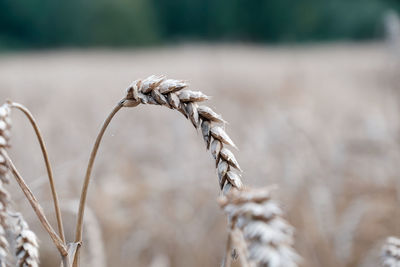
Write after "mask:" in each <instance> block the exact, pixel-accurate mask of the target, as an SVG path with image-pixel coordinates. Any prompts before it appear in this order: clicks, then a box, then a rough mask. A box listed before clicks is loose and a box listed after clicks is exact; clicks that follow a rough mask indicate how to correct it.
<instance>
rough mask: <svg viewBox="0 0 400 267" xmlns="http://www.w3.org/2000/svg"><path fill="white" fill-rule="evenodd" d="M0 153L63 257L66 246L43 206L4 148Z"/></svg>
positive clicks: (66, 253)
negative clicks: (48, 218)
mask: <svg viewBox="0 0 400 267" xmlns="http://www.w3.org/2000/svg"><path fill="white" fill-rule="evenodd" d="M0 151H1V153H2V155H3V156H4V157H5V159H6V161H7V164H8V166H9V167H10V170H11V172H12V173H13V175H14V177H15V180H16V181H17V183H18V185H19V186H20V187H21V189H22V191H23V192H24V194H25V196H26V198H27V199H28V200H29V203H30V204H31V206H32V208H33V210H34V211H35V213H36V215H37V217H38V218H39V221H40V223H41V224H42V225H43V227H44V229H45V230H46V231H47V233H48V234H49V235H50V238H51V239H52V240H53V243H54V245H55V246H56V247H57V249H58V251H59V252H60V254H61V256H63V257H65V256H67V255H68V252H67V248H66V246H65V244H64V242H63V241H62V240H61V238H60V237H59V236H58V235H57V233H56V232H55V231H54V229H53V227H52V226H51V225H50V223H49V221H48V220H47V218H46V215H44V212H43V208H42V207H41V206H40V204H39V202H38V201H37V199H36V197H35V196H34V195H33V193H32V191H31V190H30V188H29V187H28V185H27V184H26V183H25V181H24V179H23V178H22V177H21V175H20V174H19V173H18V171H17V169H16V167H15V165H14V164H13V162H12V160H11V159H10V157H9V156H8V154H7V151H6V150H5V149H4V148H1V149H0Z"/></svg>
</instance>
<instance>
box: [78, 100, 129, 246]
mask: <svg viewBox="0 0 400 267" xmlns="http://www.w3.org/2000/svg"><path fill="white" fill-rule="evenodd" d="M124 101H125V98H124V99H122V100H121V101H120V102H119V103H118V104H117V105H116V106H115V107H114V109H113V110H112V111H111V113H110V114H109V115H108V117H107V119H106V120H105V121H104V123H103V126H102V127H101V130H100V132H99V134H98V135H97V138H96V142H95V143H94V146H93V149H92V152H91V154H90V158H89V163H88V166H87V169H86V175H85V180H84V182H83V186H82V192H81V198H80V201H79V212H78V219H77V223H76V232H75V242H81V241H82V228H83V216H84V213H85V202H86V196H87V191H88V187H89V182H90V175H91V173H92V169H93V164H94V160H95V159H96V155H97V151H98V149H99V146H100V143H101V139H102V138H103V135H104V132H105V131H106V129H107V127H108V125H109V124H110V122H111V120H112V118H113V117H114V115H115V114H116V113H117V112H118V111H119V110H120V109H121V108H122V107H123V104H124Z"/></svg>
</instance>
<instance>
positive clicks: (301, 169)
mask: <svg viewBox="0 0 400 267" xmlns="http://www.w3.org/2000/svg"><path fill="white" fill-rule="evenodd" d="M398 63H399V62H398V58H396V55H395V54H393V51H392V50H390V49H388V47H386V45H384V44H365V45H353V44H337V45H329V46H328V45H320V46H305V47H293V48H291V47H263V46H254V47H253V46H223V45H221V46H194V45H189V46H178V47H171V48H163V49H159V50H151V49H149V50H135V51H130V50H125V51H111V50H105V51H102V50H95V51H93V50H88V51H84V50H80V51H51V52H36V53H24V54H2V55H0V100H1V101H5V100H6V99H12V100H13V101H17V102H20V103H24V104H25V105H27V106H28V107H29V108H30V109H31V111H32V112H33V113H34V114H35V116H36V118H37V121H38V122H39V125H40V127H41V129H42V132H43V134H44V137H45V139H46V140H47V145H48V148H49V153H50V156H51V160H52V162H53V164H54V171H55V175H56V178H57V188H58V189H59V194H60V197H61V199H62V200H63V201H62V202H64V204H65V205H64V206H66V207H65V209H64V211H65V212H64V217H65V220H66V224H67V225H66V226H67V229H69V240H72V239H73V227H74V224H75V217H74V214H72V213H71V211H70V208H71V205H72V206H73V205H74V204H75V202H74V200H77V198H78V196H79V193H80V187H81V184H82V179H83V175H84V170H85V165H86V163H87V160H88V157H89V152H90V149H91V147H92V145H93V142H94V138H95V136H96V134H97V131H98V130H99V127H100V124H101V123H102V121H103V120H104V118H105V116H106V115H107V114H108V112H109V111H110V109H111V108H112V107H113V105H114V104H115V103H116V102H117V101H118V100H119V99H120V98H122V96H123V94H124V88H126V87H127V86H128V85H129V84H130V82H131V81H133V80H134V79H137V78H144V77H146V76H148V75H150V74H166V75H167V76H168V77H171V78H176V79H185V80H188V81H189V82H190V84H191V88H193V89H198V90H201V91H203V92H204V93H207V94H208V95H211V96H213V97H212V99H211V100H210V101H209V102H210V106H211V107H213V108H215V110H216V111H217V112H219V113H221V114H222V115H223V116H224V118H225V119H226V120H227V121H228V122H229V125H228V126H227V131H228V133H230V135H231V137H232V139H233V140H234V141H235V143H236V144H237V145H238V146H239V148H240V151H239V153H237V159H238V161H239V162H240V163H241V166H242V168H243V169H244V170H245V173H244V179H243V180H244V182H245V183H247V184H251V185H260V186H262V185H267V184H271V183H276V184H278V185H279V186H280V190H279V191H278V192H277V196H278V197H279V198H280V199H281V202H282V204H283V207H284V210H285V211H286V212H287V216H286V217H287V218H288V220H289V221H290V222H291V223H292V224H293V225H294V226H295V227H296V228H297V231H296V248H297V250H298V251H299V252H300V254H301V255H302V256H303V257H304V263H303V265H304V266H311V267H313V266H324V267H330V266H377V260H378V258H377V257H378V256H379V249H380V244H381V242H382V240H383V239H384V238H385V237H386V236H388V235H400V227H399V223H398V222H399V219H400V210H399V208H398V205H399V199H400V191H399V190H400V180H399V175H400V164H399V162H400V143H399V142H400V124H399V122H400V118H399V104H400V83H399V81H400V79H399V77H400V71H398V66H399V65H398ZM13 119H14V128H13V149H12V150H11V155H12V156H13V158H14V160H15V163H16V165H17V167H19V169H20V171H21V173H22V174H23V175H24V176H25V178H26V179H27V180H28V181H29V184H30V185H32V188H33V190H34V192H35V193H36V194H37V195H38V197H39V199H40V201H41V203H43V206H44V207H45V208H46V210H47V211H48V214H49V216H53V215H52V213H51V210H52V206H51V202H50V194H49V190H48V186H47V184H46V177H45V169H44V164H43V163H42V160H41V157H40V150H39V146H38V144H37V142H36V140H35V139H34V136H33V133H32V132H31V130H30V128H29V125H28V123H27V121H26V120H25V119H24V118H23V116H22V115H21V114H20V113H17V112H15V113H14V115H13ZM11 187H12V190H11V192H12V194H13V199H14V200H15V201H16V203H15V205H18V206H19V207H20V209H21V210H23V212H24V213H25V214H26V217H27V220H28V221H29V222H30V223H31V226H32V228H34V229H36V232H37V233H38V234H39V236H40V239H41V257H42V258H41V261H42V263H43V266H56V264H58V263H57V260H58V259H57V256H56V255H57V252H55V250H54V249H53V248H52V244H51V241H50V239H49V238H48V237H47V236H46V233H45V232H44V231H43V230H42V229H41V228H40V225H39V223H38V220H37V219H36V217H35V216H34V214H33V212H32V211H31V210H30V208H29V206H28V203H27V201H26V200H25V199H24V198H23V196H22V193H21V192H20V190H19V189H18V188H17V187H16V186H15V185H12V186H11ZM218 193H219V192H218V186H217V178H216V175H215V173H214V169H213V161H212V160H211V159H210V156H209V154H208V153H206V152H205V149H204V145H203V143H202V140H201V136H200V135H197V134H196V133H195V131H194V130H193V129H192V126H191V125H190V122H188V121H186V120H185V119H184V118H183V116H182V115H181V114H178V113H176V112H173V111H170V110H168V109H165V108H161V107H154V106H140V107H138V108H135V109H130V110H128V109H126V110H123V111H122V112H120V113H119V114H118V115H117V117H116V119H115V120H114V121H113V123H112V125H111V127H110V128H109V131H108V133H107V134H106V136H105V138H104V141H103V144H102V146H101V149H100V154H99V157H98V159H97V162H96V164H95V171H94V179H93V183H92V184H91V189H90V191H89V207H90V208H91V209H92V210H93V215H94V216H92V218H91V222H89V223H88V225H87V228H88V233H89V232H90V234H89V235H90V236H88V237H87V238H86V240H87V244H86V245H87V246H89V247H95V248H98V250H99V249H100V250H101V249H102V247H101V244H103V246H104V253H105V254H104V255H105V256H104V255H97V256H95V255H94V254H93V253H94V252H92V250H90V249H87V250H86V257H84V258H86V259H88V258H89V259H93V258H97V259H99V258H101V257H103V256H104V257H105V258H106V259H107V263H108V266H151V267H168V266H177V267H179V266H193V267H196V266H219V263H220V260H221V259H222V255H223V251H224V245H225V239H226V229H225V217H224V215H223V213H222V212H221V211H220V210H219V207H218V205H217V203H216V199H217V197H218ZM67 206H68V207H67ZM95 218H97V220H98V221H97V222H96V220H95ZM53 221H54V220H53ZM96 223H98V224H99V228H100V229H101V231H102V234H101V236H100V235H99V233H98V231H97V228H96ZM101 240H102V241H101ZM99 246H100V247H99ZM84 260H85V259H84ZM85 261H87V264H86V266H101V265H100V263H96V264H94V263H93V262H89V261H88V260H85Z"/></svg>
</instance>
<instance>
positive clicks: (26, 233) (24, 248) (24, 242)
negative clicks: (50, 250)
mask: <svg viewBox="0 0 400 267" xmlns="http://www.w3.org/2000/svg"><path fill="white" fill-rule="evenodd" d="M10 217H13V218H14V219H15V220H16V222H15V224H14V235H15V256H16V259H17V266H18V267H37V266H39V245H38V241H37V237H36V235H35V233H34V232H32V231H31V230H30V229H29V226H28V223H27V222H26V221H25V220H24V218H23V217H22V215H21V214H20V213H14V214H12V213H10Z"/></svg>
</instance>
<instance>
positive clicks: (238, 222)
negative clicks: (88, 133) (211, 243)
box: [0, 76, 299, 267]
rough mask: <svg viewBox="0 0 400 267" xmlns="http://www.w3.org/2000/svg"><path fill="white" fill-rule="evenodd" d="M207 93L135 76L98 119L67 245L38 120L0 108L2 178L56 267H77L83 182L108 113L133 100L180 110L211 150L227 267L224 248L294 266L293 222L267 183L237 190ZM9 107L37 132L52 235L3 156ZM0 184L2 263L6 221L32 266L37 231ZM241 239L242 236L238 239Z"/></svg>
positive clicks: (253, 259)
mask: <svg viewBox="0 0 400 267" xmlns="http://www.w3.org/2000/svg"><path fill="white" fill-rule="evenodd" d="M207 99H208V96H206V95H205V94H203V93H202V92H199V91H191V90H188V89H187V83H186V82H184V81H179V80H173V79H166V78H165V77H163V76H150V77H148V78H146V79H144V80H137V81H134V82H133V83H132V84H131V85H130V86H129V87H128V89H127V90H126V95H125V96H124V97H123V99H121V100H120V101H119V102H118V103H117V105H116V106H115V107H114V108H113V110H112V111H111V113H110V114H109V116H108V117H107V118H106V120H105V122H104V123H103V126H102V128H101V130H100V132H99V134H98V136H97V138H96V141H95V144H94V146H93V149H92V152H91V155H90V158H89V163H88V166H87V170H86V175H85V178H84V182H83V186H82V192H81V199H80V202H79V209H78V215H77V223H76V232H75V240H74V242H71V243H67V242H66V240H65V237H64V228H63V223H62V217H61V211H60V205H59V201H58V196H57V191H56V189H55V183H54V178H53V174H52V169H51V166H50V162H49V157H48V155H47V150H46V147H45V144H44V141H43V138H42V136H41V133H40V130H39V128H38V126H37V123H36V122H35V119H34V117H33V116H32V114H31V113H30V112H29V110H28V109H27V108H26V107H24V106H23V105H21V104H18V103H13V102H10V101H9V102H7V103H6V104H4V105H3V106H2V107H1V108H0V134H1V136H0V164H1V165H0V167H1V169H0V171H1V174H2V179H1V181H2V182H6V181H8V180H7V179H6V178H7V175H8V173H9V172H11V173H12V174H13V176H14V177H15V179H16V181H17V183H18V185H19V186H20V187H21V189H22V191H23V193H24V194H25V196H26V198H27V199H28V201H29V202H30V204H31V206H32V208H33V210H34V212H35V213H36V215H37V217H38V218H39V220H40V222H41V224H42V226H43V227H44V229H45V230H46V231H47V233H48V234H49V236H50V238H51V239H52V241H53V243H54V245H55V246H56V248H57V249H58V251H59V253H60V256H61V259H62V265H63V266H64V267H70V266H74V267H76V266H79V251H80V247H81V245H82V236H83V223H84V213H85V203H86V197H87V192H88V187H89V183H90V179H91V173H92V169H93V165H94V161H95V158H96V155H97V151H98V148H99V146H100V143H101V140H102V137H103V135H104V133H105V131H106V129H107V127H108V125H109V124H110V122H111V120H112V119H113V117H114V116H115V114H116V113H117V112H118V111H119V110H121V109H122V108H124V107H129V108H130V107H136V106H138V105H139V104H152V105H160V106H165V107H168V108H170V109H174V110H177V111H179V112H180V113H182V114H183V115H184V116H185V117H186V118H187V119H189V120H190V121H191V123H192V124H193V126H194V127H195V128H196V129H200V132H201V134H202V137H203V140H204V142H205V145H206V148H207V150H210V152H211V154H212V156H213V158H214V160H215V166H216V169H217V174H218V183H219V187H220V189H221V191H222V193H223V195H225V197H224V198H222V200H221V205H222V206H223V207H224V210H225V211H226V213H227V214H228V218H229V229H230V233H229V238H228V242H227V253H226V257H225V260H224V266H226V267H227V266H230V262H231V258H230V256H229V255H230V252H231V251H237V252H238V254H239V258H240V260H241V263H242V265H243V266H270V267H283V266H289V267H290V266H297V262H298V258H299V257H298V256H297V254H296V253H295V252H294V250H293V248H292V247H291V246H292V243H293V237H292V233H293V229H292V227H291V226H289V225H288V223H287V222H286V221H285V220H283V219H282V218H281V215H282V211H281V209H280V208H279V206H278V205H277V204H276V203H275V202H274V201H272V200H271V196H270V192H269V189H262V190H250V189H244V186H243V183H242V180H241V174H240V173H241V172H242V170H241V168H240V166H239V163H238V162H237V160H236V158H235V156H234V154H233V152H232V151H231V149H230V147H232V148H236V145H235V144H234V143H233V141H232V140H231V138H230V137H229V136H228V134H227V133H226V131H225V124H226V122H225V120H223V118H222V117H221V115H219V114H217V113H216V112H215V111H213V110H212V109H211V108H210V107H208V106H204V105H199V103H200V102H203V101H205V100H207ZM11 108H15V109H18V110H20V111H22V112H23V113H24V114H25V115H26V117H27V118H28V119H29V121H30V123H31V124H32V126H33V129H34V131H35V134H36V136H37V138H38V141H39V144H40V147H41V150H42V154H43V158H44V162H45V164H46V168H47V174H48V178H49V185H50V189H51V192H52V197H53V202H54V209H55V213H56V218H57V226H58V233H57V232H56V231H55V230H54V229H53V227H52V226H51V225H50V223H49V222H48V220H47V218H46V216H45V214H44V212H43V209H42V207H41V206H40V204H39V202H38V201H37V199H36V197H35V196H34V194H33V193H32V191H31V189H30V188H29V187H28V185H27V184H26V183H25V180H24V179H23V178H22V176H21V174H20V173H19V172H18V170H17V168H16V167H15V165H14V164H13V162H12V160H11V158H10V157H9V156H8V154H7V149H8V148H9V143H8V141H9V138H10V133H9V130H10V127H11V121H10V118H9V114H10V110H11ZM3 176H4V179H3ZM0 185H1V187H0V193H1V195H0V196H1V200H0V202H1V204H2V208H3V209H2V210H1V211H0V212H1V214H0V224H1V227H2V228H0V245H1V249H0V261H1V264H2V265H3V266H7V265H8V261H7V258H8V256H9V243H10V242H8V241H9V240H7V236H6V235H4V233H5V231H4V230H5V229H8V228H9V227H11V229H12V231H13V233H14V236H15V240H14V242H13V244H14V246H15V248H14V250H15V253H16V255H15V261H16V263H17V265H18V266H37V265H38V258H39V257H38V243H37V240H36V236H35V234H34V233H33V232H32V231H30V230H29V228H28V224H27V223H26V222H25V221H24V220H23V218H22V216H21V215H20V214H15V213H13V212H11V211H10V210H9V209H8V203H9V196H8V194H7V191H5V189H4V188H3V186H2V184H0ZM240 238H242V240H241V241H240ZM100 253H101V252H100ZM235 253H236V252H235ZM94 254H95V253H94Z"/></svg>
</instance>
